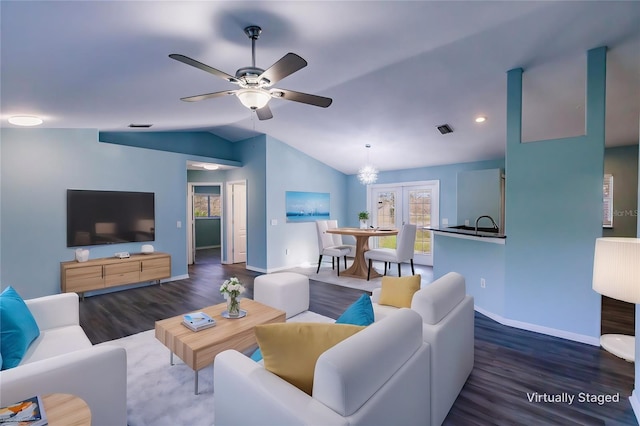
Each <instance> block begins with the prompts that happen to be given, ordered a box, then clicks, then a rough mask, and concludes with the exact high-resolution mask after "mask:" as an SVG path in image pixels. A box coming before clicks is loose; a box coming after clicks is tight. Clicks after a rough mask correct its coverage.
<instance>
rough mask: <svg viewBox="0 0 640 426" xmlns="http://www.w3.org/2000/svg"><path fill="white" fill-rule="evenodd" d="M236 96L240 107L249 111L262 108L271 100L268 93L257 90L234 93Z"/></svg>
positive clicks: (242, 90)
mask: <svg viewBox="0 0 640 426" xmlns="http://www.w3.org/2000/svg"><path fill="white" fill-rule="evenodd" d="M236 96H238V99H240V102H242V105H244V106H246V107H247V108H249V109H260V108H263V107H264V106H265V105H267V104H268V103H269V99H271V95H270V94H269V92H266V91H264V90H259V89H241V90H239V91H238V92H236Z"/></svg>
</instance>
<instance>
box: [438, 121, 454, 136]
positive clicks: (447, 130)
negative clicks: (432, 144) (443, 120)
mask: <svg viewBox="0 0 640 426" xmlns="http://www.w3.org/2000/svg"><path fill="white" fill-rule="evenodd" d="M438 131H439V132H440V133H442V134H443V135H446V134H447V133H451V132H453V129H452V128H451V126H449V125H448V124H443V125H441V126H438Z"/></svg>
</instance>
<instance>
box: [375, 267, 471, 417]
mask: <svg viewBox="0 0 640 426" xmlns="http://www.w3.org/2000/svg"><path fill="white" fill-rule="evenodd" d="M380 292H381V289H375V290H374V291H373V294H372V295H371V302H372V304H373V311H374V315H375V320H376V321H379V320H381V319H382V318H384V317H386V316H389V315H390V314H391V313H393V312H396V311H397V310H398V309H397V308H395V307H392V306H386V305H380V304H378V303H377V302H378V301H379V299H380ZM411 309H412V310H413V311H416V312H417V313H419V314H420V316H421V317H422V321H423V324H422V334H423V338H424V341H425V342H427V343H429V345H430V348H431V369H430V371H431V386H430V389H432V391H431V392H430V395H431V424H433V425H440V424H442V422H443V421H444V419H445V417H447V414H448V413H449V410H450V409H451V406H452V405H453V403H454V402H455V400H456V398H457V397H458V394H459V393H460V391H461V390H462V387H463V386H464V384H465V382H466V381H467V378H468V377H469V374H470V373H471V370H473V358H474V309H473V297H471V296H469V295H467V294H466V287H465V280H464V277H463V276H462V275H460V274H458V273H456V272H449V273H448V274H446V275H444V276H442V277H441V278H439V279H437V280H435V281H433V282H432V283H431V284H428V285H427V286H425V287H423V288H421V289H420V290H418V291H417V292H416V293H415V294H414V295H413V299H412V302H411Z"/></svg>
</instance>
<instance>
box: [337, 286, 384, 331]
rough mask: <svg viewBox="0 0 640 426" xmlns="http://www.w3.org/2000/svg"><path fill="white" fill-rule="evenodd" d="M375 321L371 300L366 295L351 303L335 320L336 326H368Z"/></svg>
mask: <svg viewBox="0 0 640 426" xmlns="http://www.w3.org/2000/svg"><path fill="white" fill-rule="evenodd" d="M374 321H375V317H374V315H373V305H372V304H371V298H370V297H369V295H367V294H364V293H363V294H362V296H360V298H359V299H358V300H356V301H355V302H353V304H352V305H351V306H349V307H348V308H347V310H346V311H344V312H343V313H342V315H340V318H338V319H337V320H336V324H353V325H364V326H367V325H370V324H373V322H374Z"/></svg>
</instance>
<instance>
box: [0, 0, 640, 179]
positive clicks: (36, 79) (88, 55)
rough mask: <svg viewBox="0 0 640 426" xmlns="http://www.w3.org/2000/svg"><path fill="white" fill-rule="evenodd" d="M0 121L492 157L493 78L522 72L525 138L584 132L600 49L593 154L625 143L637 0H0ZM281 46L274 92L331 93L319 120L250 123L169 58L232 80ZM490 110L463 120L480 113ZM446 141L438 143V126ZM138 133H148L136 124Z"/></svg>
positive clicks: (637, 47) (290, 115)
mask: <svg viewBox="0 0 640 426" xmlns="http://www.w3.org/2000/svg"><path fill="white" fill-rule="evenodd" d="M0 8H1V9H0V14H1V16H0V18H1V26H0V35H1V38H2V42H1V62H0V65H1V75H0V77H1V86H0V90H1V92H0V107H1V108H0V112H1V117H0V118H1V119H2V126H3V127H12V125H11V124H8V123H7V121H6V119H7V118H8V117H9V116H12V115H19V114H35V115H39V116H41V117H43V118H44V119H45V124H44V126H46V127H52V128H97V129H99V130H103V131H132V129H129V128H128V127H127V126H128V125H129V124H130V123H151V124H153V127H152V128H151V129H150V130H151V131H164V130H205V131H210V132H212V133H215V134H216V135H219V136H221V137H224V138H227V139H229V140H232V141H237V140H242V139H245V138H247V137H250V136H252V135H255V134H259V133H266V134H269V135H271V136H273V137H275V138H277V139H279V140H281V141H283V142H285V143H287V144H289V145H291V146H293V147H295V148H297V149H299V150H300V151H302V152H305V153H306V154H308V155H310V156H312V157H314V158H317V159H318V160H320V161H322V162H324V163H326V164H329V165H331V166H332V167H335V168H336V169H338V170H340V171H342V172H345V173H350V174H351V173H355V172H356V171H357V169H358V167H360V166H362V163H363V162H364V161H365V159H366V156H367V150H366V149H365V147H364V146H365V144H367V143H369V144H371V145H372V148H371V149H370V150H369V155H370V159H371V162H372V163H374V165H375V166H377V167H378V168H379V169H380V170H396V169H405V168H412V167H422V166H430V165H438V164H450V163H457V162H469V161H476V160H485V159H493V158H500V157H502V156H504V150H505V131H506V129H505V116H506V112H505V103H506V71H508V70H509V69H512V68H516V67H522V68H523V69H524V70H525V74H524V82H523V84H524V94H523V104H524V105H523V108H524V117H523V126H524V130H523V137H524V139H525V140H539V139H549V138H553V137H562V136H574V135H579V134H583V133H584V130H583V129H584V103H585V101H584V85H585V81H586V77H585V69H586V66H585V61H586V51H587V50H589V49H591V48H595V47H599V46H603V45H606V46H608V47H609V51H608V69H607V73H608V74H607V129H606V143H607V146H617V145H629V144H634V143H635V144H637V143H638V128H639V125H638V119H639V117H640V25H639V22H640V2H639V1H628V2H616V1H602V2H596V1H590V2H570V1H560V2H551V1H541V2H534V1H526V2H525V1H512V2H503V1H495V2H493V1H469V2H466V1H406V2H401V1H371V2H366V1H295V2H293V1H292V2H282V1H260V2H244V1H233V2H231V1H230V2H223V1H191V2H187V1H174V2H168V1H163V2H156V1H135V2H133V1H131V2H130V1H110V2H106V1H101V2H98V1H65V2H62V1H5V0H3V1H2V2H1V3H0ZM247 25H259V26H261V27H262V29H263V33H262V35H261V37H260V39H259V40H258V41H257V45H256V46H257V53H256V65H257V66H258V67H261V68H264V69H266V68H268V67H269V66H270V65H271V64H273V63H274V62H276V61H277V60H278V59H280V58H281V57H282V56H283V55H284V54H286V53H287V52H294V53H297V54H299V55H300V56H302V57H303V58H305V59H306V60H307V61H308V63H309V65H308V66H307V67H306V68H303V69H302V70H300V71H298V72H297V73H295V74H293V75H291V76H289V77H287V78H285V79H284V80H282V81H280V82H279V83H277V84H276V85H275V86H276V87H281V88H285V89H290V90H295V91H301V92H306V93H312V94H317V95H321V96H328V97H331V98H333V104H332V105H331V106H330V107H329V108H327V109H324V108H318V107H313V106H309V105H306V104H300V103H295V102H289V101H284V100H279V99H273V100H272V101H271V103H270V106H271V109H272V111H273V115H274V118H273V119H272V120H268V121H259V120H257V118H255V117H254V116H252V114H251V112H250V111H249V110H248V109H246V108H244V107H243V106H242V105H241V104H240V102H239V100H238V99H236V98H235V97H233V96H227V97H223V98H216V99H209V100H205V101H201V102H193V103H187V102H182V101H180V100H179V99H180V98H181V97H185V96H192V95H197V94H201V93H209V92H215V91H220V90H226V89H234V88H236V86H234V85H232V84H230V83H228V82H225V81H224V80H223V79H220V78H217V77H214V76H213V75H211V74H208V73H206V72H203V71H201V70H198V69H196V68H193V67H190V66H187V65H185V64H182V63H179V62H177V61H174V60H172V59H170V58H168V55H169V54H171V53H181V54H183V55H186V56H189V57H192V58H194V59H197V60H199V61H201V62H204V63H205V64H208V65H210V66H212V67H214V68H217V69H219V70H222V71H225V72H227V73H229V74H234V73H235V70H236V69H238V68H240V67H245V66H248V65H251V42H250V40H249V39H248V38H247V36H246V35H245V34H244V32H243V28H244V27H245V26H247ZM479 114H482V115H485V116H487V118H488V119H487V121H486V122H485V123H484V124H481V125H479V124H476V123H474V121H473V119H474V117H475V116H476V115H479ZM444 123H448V124H449V125H450V126H451V127H452V128H453V129H454V132H453V133H451V134H448V135H441V134H440V133H439V132H438V131H437V129H436V126H437V125H441V124H444ZM134 131H141V132H144V131H149V130H134Z"/></svg>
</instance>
